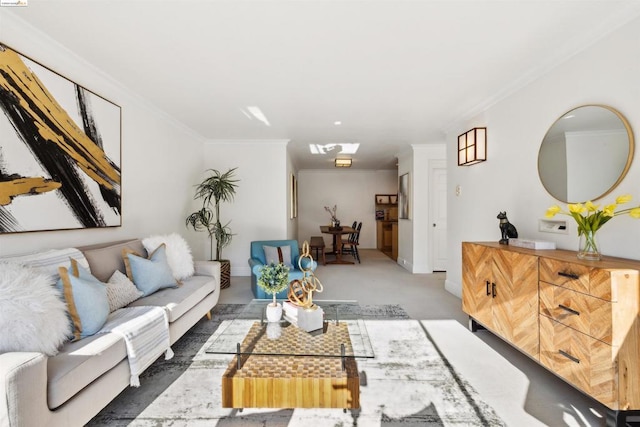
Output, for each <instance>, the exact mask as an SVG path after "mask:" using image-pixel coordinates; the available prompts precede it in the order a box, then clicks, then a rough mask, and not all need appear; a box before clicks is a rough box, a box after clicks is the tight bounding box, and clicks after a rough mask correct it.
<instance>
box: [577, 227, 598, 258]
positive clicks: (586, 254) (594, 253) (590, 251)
mask: <svg viewBox="0 0 640 427" xmlns="http://www.w3.org/2000/svg"><path fill="white" fill-rule="evenodd" d="M578 258H580V259H585V260H588V261H600V259H601V258H602V255H601V253H600V245H599V243H598V239H597V236H596V232H595V231H585V232H584V233H582V234H581V235H580V239H579V243H578Z"/></svg>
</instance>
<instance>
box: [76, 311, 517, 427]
mask: <svg viewBox="0 0 640 427" xmlns="http://www.w3.org/2000/svg"><path fill="white" fill-rule="evenodd" d="M241 309H242V305H239V304H218V305H217V306H216V307H215V309H214V312H213V319H212V320H211V321H207V320H201V321H200V322H199V323H198V324H197V325H196V326H194V327H193V328H192V329H191V331H189V332H188V333H187V334H185V335H184V336H183V337H182V338H181V339H180V340H179V341H178V342H176V343H175V344H174V345H173V346H172V348H173V351H174V353H175V356H174V358H173V359H171V360H163V358H161V359H160V360H158V361H156V362H155V363H154V364H153V365H152V366H151V367H149V368H148V369H147V370H146V371H145V372H144V373H143V374H142V375H141V376H140V383H141V386H140V387H139V388H127V389H126V390H125V391H123V392H122V393H121V394H120V395H119V396H118V397H117V398H116V399H115V400H114V401H113V402H111V404H109V405H108V406H107V407H106V408H105V409H103V410H102V411H101V412H100V413H99V414H98V415H97V416H96V417H95V418H94V419H93V420H92V421H91V422H90V423H89V424H88V425H89V426H116V427H118V426H145V427H146V426H171V427H173V426H189V427H191V426H195V427H199V426H221V427H227V426H232V427H235V426H238V427H240V426H242V427H244V426H248V427H251V426H260V427H285V426H286V427H316V426H340V427H344V426H356V425H357V426H384V427H395V426H398V427H411V426H416V427H417V426H503V425H505V424H504V423H503V422H502V420H500V418H499V417H498V415H497V414H496V413H495V411H494V410H493V409H492V408H490V407H489V406H488V405H487V404H485V403H484V402H483V401H482V399H481V398H480V397H479V396H478V394H477V393H476V392H475V390H473V388H472V387H470V385H469V384H468V383H466V382H465V381H464V379H462V378H460V376H459V375H458V374H457V373H456V372H455V370H454V369H453V367H452V366H450V364H449V363H448V362H447V360H446V358H445V357H444V356H443V355H442V354H441V352H440V350H439V349H438V347H437V345H436V344H435V343H434V342H433V340H432V339H431V337H430V335H429V333H428V331H427V329H426V328H425V327H424V325H423V324H422V323H421V322H419V321H417V320H411V319H409V316H407V314H406V312H405V311H404V310H403V309H402V308H401V307H399V306H397V305H383V306H363V307H362V315H363V318H364V319H365V324H366V327H367V331H368V333H369V338H370V340H371V344H372V346H373V350H374V352H375V358H373V359H358V361H357V363H358V370H359V372H360V377H361V380H360V381H361V388H360V406H361V408H360V409H358V410H349V411H346V412H343V410H341V409H250V408H247V409H244V410H243V411H238V410H235V409H228V408H222V407H221V397H220V395H221V391H220V389H221V376H222V374H223V372H224V371H225V369H226V367H227V365H228V363H229V362H230V361H231V359H232V356H229V355H215V354H207V353H205V349H206V347H207V341H208V340H210V339H211V336H212V335H213V334H214V333H215V331H216V329H217V328H218V326H219V325H220V324H221V323H222V322H224V321H225V320H229V319H233V318H234V316H235V313H237V312H238V311H239V310H241Z"/></svg>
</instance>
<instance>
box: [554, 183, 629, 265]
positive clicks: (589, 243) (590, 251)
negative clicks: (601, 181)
mask: <svg viewBox="0 0 640 427" xmlns="http://www.w3.org/2000/svg"><path fill="white" fill-rule="evenodd" d="M630 201H631V196H630V195H628V194H623V195H622V196H618V197H617V198H616V201H615V203H612V204H610V205H606V206H604V208H602V209H600V205H594V204H593V203H592V202H591V201H588V202H586V203H584V204H582V203H569V204H568V205H567V210H566V211H565V210H563V209H562V208H561V207H560V206H558V205H554V206H551V207H550V208H549V209H547V213H546V214H545V216H546V217H547V218H553V217H554V216H556V215H557V214H561V215H568V216H571V217H572V218H573V219H574V220H575V221H576V223H577V224H578V236H579V237H580V246H579V249H578V258H583V259H589V260H599V259H600V249H599V248H598V243H597V241H596V232H597V231H598V230H599V229H600V228H601V227H602V226H603V225H605V224H606V223H607V222H608V221H609V220H611V218H613V217H615V216H620V215H629V216H631V217H633V218H640V206H637V207H634V208H627V209H622V210H619V211H616V210H617V209H618V207H619V206H620V205H623V204H626V203H629V202H630Z"/></svg>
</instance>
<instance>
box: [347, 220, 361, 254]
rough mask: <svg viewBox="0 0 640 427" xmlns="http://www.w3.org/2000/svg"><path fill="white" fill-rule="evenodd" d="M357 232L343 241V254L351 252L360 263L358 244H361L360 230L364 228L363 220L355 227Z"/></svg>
mask: <svg viewBox="0 0 640 427" xmlns="http://www.w3.org/2000/svg"><path fill="white" fill-rule="evenodd" d="M353 228H354V229H355V230H356V231H355V233H351V234H349V239H348V240H347V241H343V242H342V254H343V255H344V254H351V256H353V258H354V259H356V260H358V264H360V254H359V253H358V245H359V244H360V231H361V230H362V222H359V223H358V225H357V226H354V227H353Z"/></svg>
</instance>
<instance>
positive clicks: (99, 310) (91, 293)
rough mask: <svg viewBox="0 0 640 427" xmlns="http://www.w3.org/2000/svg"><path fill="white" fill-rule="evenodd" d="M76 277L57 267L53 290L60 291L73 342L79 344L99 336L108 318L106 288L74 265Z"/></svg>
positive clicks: (87, 272)
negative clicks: (71, 327)
mask: <svg viewBox="0 0 640 427" xmlns="http://www.w3.org/2000/svg"><path fill="white" fill-rule="evenodd" d="M73 268H74V269H75V270H76V273H77V274H78V277H76V276H75V275H74V274H71V273H69V271H68V270H67V269H66V268H65V267H60V268H59V272H60V280H58V282H57V284H56V286H57V287H58V289H60V290H61V291H62V295H63V296H64V300H65V302H66V303H67V309H68V311H69V316H70V317H71V321H72V325H73V332H72V333H73V338H74V340H78V339H80V338H85V337H88V336H91V335H93V334H95V333H96V332H98V331H99V330H100V329H101V328H102V326H103V325H104V324H105V322H106V321H107V317H108V316H109V300H108V298H107V287H106V285H105V284H104V283H102V282H100V281H99V280H98V279H96V278H95V277H93V276H92V275H91V273H89V271H88V270H86V269H84V268H82V267H80V268H78V266H77V265H75V264H74V266H73Z"/></svg>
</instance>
